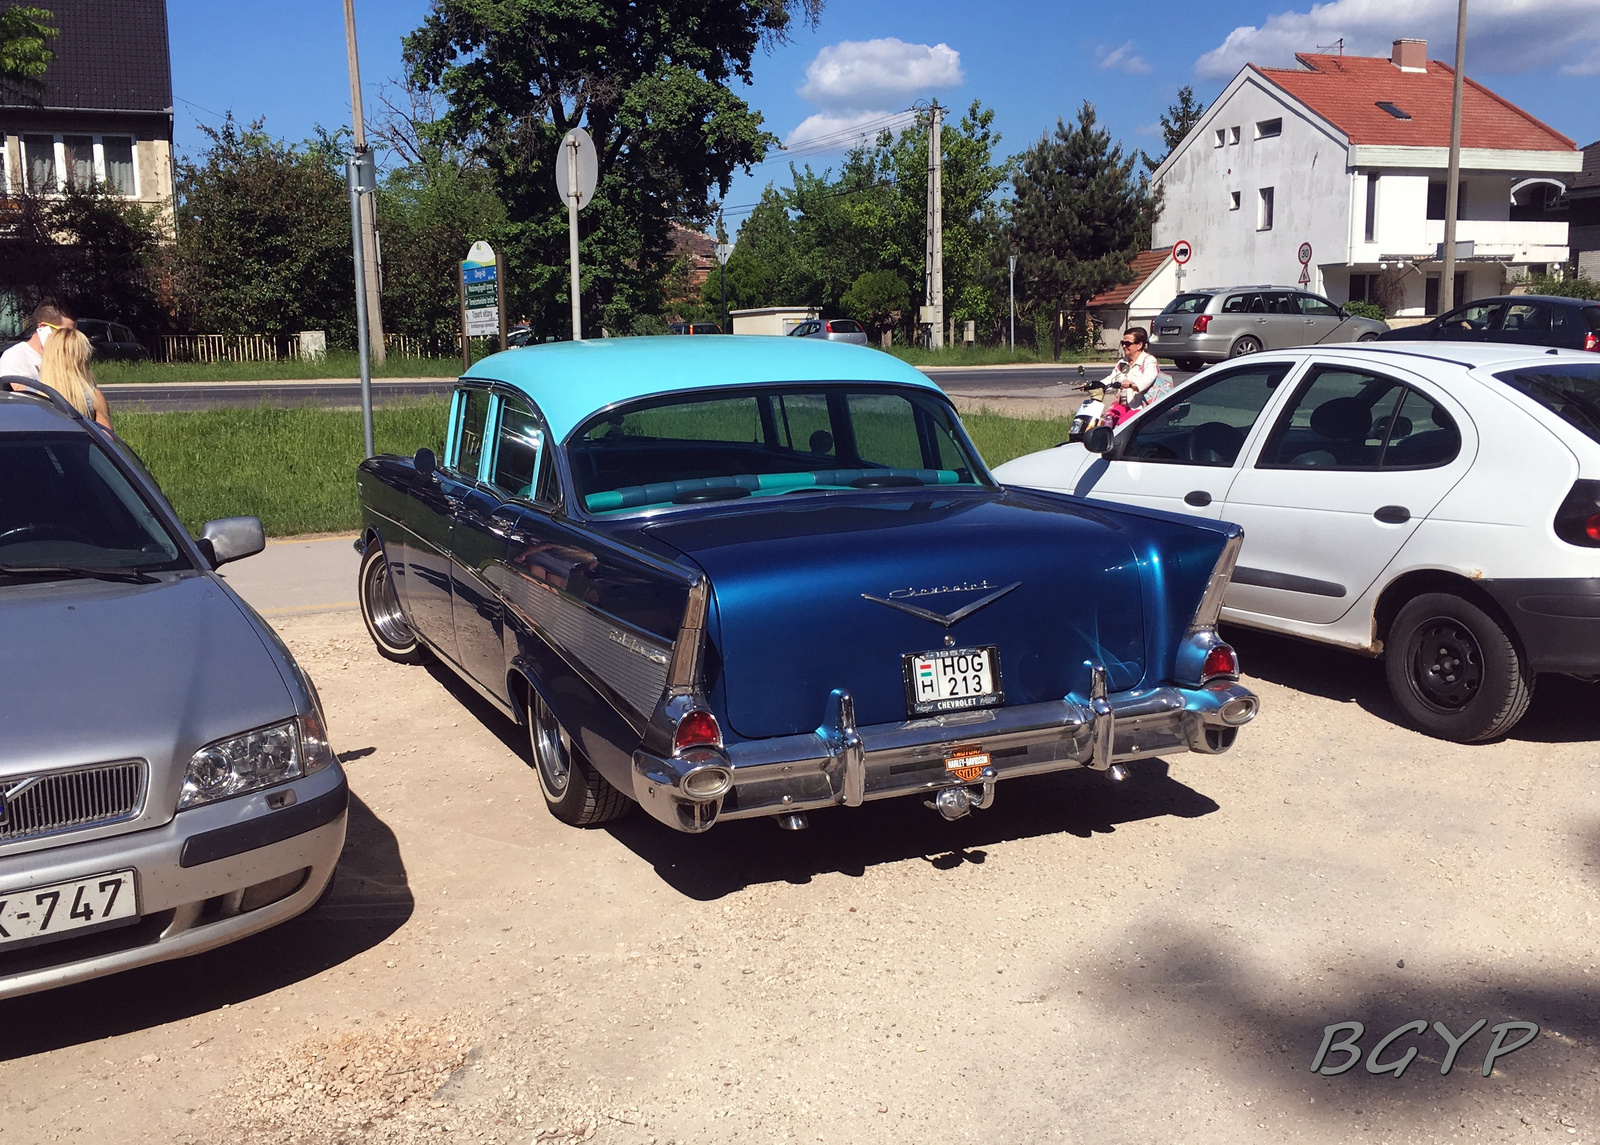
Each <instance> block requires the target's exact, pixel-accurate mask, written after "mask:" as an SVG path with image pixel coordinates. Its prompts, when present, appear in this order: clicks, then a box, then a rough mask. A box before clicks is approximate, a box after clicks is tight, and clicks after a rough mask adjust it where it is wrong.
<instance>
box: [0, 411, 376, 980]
mask: <svg viewBox="0 0 1600 1145" xmlns="http://www.w3.org/2000/svg"><path fill="white" fill-rule="evenodd" d="M264 543H265V542H264V538H263V537H262V532H261V522H259V521H257V520H256V519H255V518H253V517H233V518H228V519H225V520H221V521H211V522H208V523H207V524H206V526H205V527H204V529H203V530H202V532H201V537H200V539H199V540H198V541H196V540H194V539H192V538H191V537H190V536H189V535H188V533H187V532H185V531H184V529H183V527H182V526H181V525H180V524H179V522H178V520H177V518H176V517H175V516H174V514H173V512H172V509H171V507H170V506H169V505H168V504H167V503H166V501H165V499H164V498H163V497H162V496H161V492H160V490H159V489H158V488H157V487H156V485H155V482H154V481H153V480H151V479H150V477H149V476H148V475H147V474H146V473H145V472H144V469H143V467H142V466H141V465H140V464H139V462H138V460H137V459H136V458H135V457H134V456H133V454H132V453H131V452H129V451H127V449H126V447H125V446H123V445H121V443H119V442H118V441H117V440H116V439H115V438H113V437H112V436H111V435H110V434H108V433H106V432H105V431H104V430H102V429H100V428H99V427H98V426H96V425H94V424H93V423H91V422H87V421H85V420H84V419H83V417H82V416H81V415H79V414H78V413H77V412H76V411H74V410H73V409H72V408H71V407H70V406H68V405H67V404H66V403H65V402H63V401H62V400H61V399H60V398H59V397H56V398H54V399H53V401H49V400H46V399H45V398H43V397H37V396H33V395H24V394H21V393H11V392H6V390H5V387H4V386H0V648H3V649H4V655H3V657H0V998H7V997H13V996H16V995H19V994H27V993H31V992H33V991H37V990H43V989H46V988H48V987H52V986H61V985H65V984H67V983H70V982H77V981H81V980H83V979H86V978H93V977H97V976H99V975H102V974H110V973H112V972H114V971H119V970H127V969H129V968H131V967H135V966H142V965H145V964H147V963H151V962H159V961H162V960H164V959H168V958H176V957H178V956H180V955H185V954H196V953H199V952H200V951H203V950H210V949H212V948H214V947H217V946H221V945H222V944H224V943H227V942H232V941H234V940H236V939H239V938H243V937H245V936H246V935H249V934H254V933H256V932H257V931H261V930H265V929H266V928H267V927H270V926H273V925H275V924H277V923H280V922H283V921H284V920H286V919H289V918H292V917H294V916H295V915H297V914H299V913H300V912H301V911H303V910H305V909H306V908H307V907H309V906H311V905H312V904H313V903H315V902H316V900H317V897H318V895H320V894H321V893H322V890H323V888H324V887H325V886H326V885H327V882H328V879H329V878H330V877H331V876H332V874H333V869H334V864H335V862H336V861H337V859H338V857H339V852H340V850H341V849H342V848H343V846H344V834H345V815H346V805H347V803H348V799H349V789H348V787H347V786H346V783H345V777H344V773H343V771H342V770H341V769H340V767H339V762H338V760H337V759H336V758H335V757H334V754H333V751H332V750H331V749H330V747H329V746H328V735H327V731H326V728H325V726H324V723H323V717H322V708H321V705H320V703H319V702H318V699H317V694H316V691H315V690H314V689H313V687H312V685H311V681H310V680H309V679H307V677H306V676H305V674H304V673H303V672H301V670H300V668H299V667H298V666H297V665H296V664H295V661H294V658H293V657H292V656H290V654H289V651H288V649H286V648H285V647H284V646H283V644H282V643H281V642H280V641H279V640H278V638H277V637H276V636H275V635H274V634H273V631H272V629H271V628H269V627H268V626H267V624H266V622H265V621H263V620H262V619H261V618H260V617H259V616H257V615H256V614H255V613H254V612H252V611H251V610H250V608H249V606H247V605H246V604H245V603H244V602H243V601H241V600H240V599H239V598H238V597H237V596H236V595H234V593H233V590H232V589H230V588H229V587H228V586H227V584H226V583H225V582H224V581H223V580H222V579H221V578H219V577H218V576H217V575H216V573H215V572H214V571H213V570H214V569H215V568H216V567H217V566H218V565H220V564H223V563H224V562H226V561H229V560H235V559H237V558H239V557H244V556H249V555H251V554H252V553H255V552H259V551H260V550H261V548H262V546H263V544H264Z"/></svg>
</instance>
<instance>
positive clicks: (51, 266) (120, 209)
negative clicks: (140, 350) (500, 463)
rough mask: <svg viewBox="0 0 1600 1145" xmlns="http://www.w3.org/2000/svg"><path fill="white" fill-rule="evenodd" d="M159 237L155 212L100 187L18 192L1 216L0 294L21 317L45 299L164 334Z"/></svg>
mask: <svg viewBox="0 0 1600 1145" xmlns="http://www.w3.org/2000/svg"><path fill="white" fill-rule="evenodd" d="M164 231H165V227H164V225H163V223H162V220H161V217H160V212H159V210H157V209H155V208H150V207H142V206H140V205H139V204H138V203H130V202H129V201H128V200H126V199H124V198H122V197H121V196H120V195H114V194H111V193H109V192H108V191H107V190H106V189H105V188H104V187H102V186H99V185H91V186H88V187H79V186H74V185H71V184H69V185H68V186H67V187H66V188H65V189H64V190H63V192H62V193H61V195H60V196H54V195H52V196H49V197H43V196H35V195H31V194H28V193H26V192H24V193H22V194H19V195H17V196H14V197H13V198H12V199H11V200H9V201H8V202H7V203H6V205H5V207H4V210H3V211H0V295H6V296H9V297H10V298H12V299H14V300H15V302H16V305H17V309H18V310H19V311H20V312H22V313H26V312H27V311H29V310H31V309H32V308H33V307H34V306H35V305H37V304H38V303H39V302H41V301H43V300H44V299H46V298H51V299H54V300H56V301H58V302H61V303H64V304H65V305H66V306H67V307H68V309H70V310H72V311H73V312H74V313H76V314H79V315H81V316H83V317H85V318H110V319H113V320H115V321H119V322H124V323H126V324H127V325H129V326H131V327H132V328H133V329H134V330H135V331H137V332H138V333H139V334H140V335H141V336H143V337H149V336H150V335H152V334H155V333H158V332H160V331H162V330H165V329H167V328H168V321H167V316H166V311H165V308H164V306H163V304H162V302H161V298H160V290H159V279H158V273H157V268H158V263H159V256H160V252H161V243H162V238H163V234H164Z"/></svg>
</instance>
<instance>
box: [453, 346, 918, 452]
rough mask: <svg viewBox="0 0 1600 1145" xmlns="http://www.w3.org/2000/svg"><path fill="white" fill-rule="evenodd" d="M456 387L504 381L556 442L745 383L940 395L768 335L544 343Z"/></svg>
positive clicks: (854, 349)
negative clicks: (597, 419)
mask: <svg viewBox="0 0 1600 1145" xmlns="http://www.w3.org/2000/svg"><path fill="white" fill-rule="evenodd" d="M462 378H463V379H464V380H469V379H476V380H479V381H495V382H502V383H504V384H506V385H509V386H512V387H514V388H515V389H518V390H521V391H522V392H523V393H525V394H527V395H528V397H530V398H532V399H533V400H534V402H536V403H537V404H538V406H539V409H540V410H541V411H543V413H544V416H545V420H546V421H547V422H548V423H549V425H550V432H551V434H552V435H553V436H554V437H555V439H556V440H557V441H565V440H566V438H567V435H568V434H570V433H571V432H572V431H573V430H574V429H576V428H577V427H578V425H579V424H580V423H582V422H583V421H584V420H585V419H586V418H588V417H589V415H590V414H592V413H595V412H596V411H597V410H602V409H605V408H606V407H608V406H613V405H616V404H617V403H618V402H625V401H632V400H633V399H634V398H643V397H652V396H654V395H657V394H671V393H678V392H680V391H682V390H698V389H704V388H706V387H708V386H725V385H739V384H742V383H748V382H841V381H844V382H897V383H899V384H901V385H907V386H918V387H920V388H922V389H925V390H932V391H933V392H934V393H940V392H941V391H940V389H939V387H938V386H936V385H934V384H933V382H932V381H930V380H929V379H928V376H927V375H926V374H924V373H922V372H921V371H919V370H915V369H913V368H912V367H910V366H908V365H906V364H905V363H904V362H902V361H900V359H898V358H895V357H893V356H891V355H889V354H885V353H884V352H883V351H881V350H874V349H872V348H870V347H867V346H851V345H847V344H845V343H842V342H825V341H823V340H821V339H818V338H780V337H777V336H774V335H749V334H745V335H739V334H707V335H699V336H693V335H684V334H674V335H664V336H660V337H653V338H597V339H593V340H585V341H582V342H548V343H546V344H544V345H542V346H523V347H519V348H517V349H514V350H506V351H505V352H503V353H499V354H492V355H490V356H489V357H487V358H485V359H483V361H481V362H477V363H474V364H473V367H472V369H471V370H470V371H468V372H467V373H465V374H463V375H462Z"/></svg>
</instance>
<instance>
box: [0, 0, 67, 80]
mask: <svg viewBox="0 0 1600 1145" xmlns="http://www.w3.org/2000/svg"><path fill="white" fill-rule="evenodd" d="M53 18H54V17H53V16H52V15H51V14H50V10H49V9H48V8H34V7H31V6H27V5H22V4H12V5H10V6H8V7H7V8H5V9H4V10H0V98H6V99H18V100H25V101H27V102H29V103H37V102H38V98H39V91H40V85H39V81H40V80H42V79H43V78H44V73H45V69H46V68H48V67H49V66H50V61H51V60H53V59H55V53H54V52H52V51H51V50H50V41H51V40H52V39H54V38H55V37H56V36H58V35H60V34H61V30H60V29H59V28H55V27H52V26H51V25H50V23H49V21H50V20H52V19H53Z"/></svg>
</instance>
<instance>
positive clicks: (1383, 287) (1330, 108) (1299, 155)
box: [1152, 40, 1583, 317]
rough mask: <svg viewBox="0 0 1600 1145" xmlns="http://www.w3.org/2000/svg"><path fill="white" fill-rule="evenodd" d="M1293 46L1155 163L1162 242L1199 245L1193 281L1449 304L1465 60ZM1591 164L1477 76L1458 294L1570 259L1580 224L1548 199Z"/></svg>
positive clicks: (1387, 304) (1470, 110) (1420, 45)
mask: <svg viewBox="0 0 1600 1145" xmlns="http://www.w3.org/2000/svg"><path fill="white" fill-rule="evenodd" d="M1295 58H1296V60H1297V61H1298V63H1299V66H1298V67H1294V68H1261V67H1256V66H1255V65H1253V64H1252V65H1247V66H1246V67H1245V68H1244V70H1242V71H1241V72H1240V73H1239V74H1238V75H1237V76H1235V77H1234V78H1233V81H1232V82H1231V83H1229V84H1228V86H1227V88H1226V89H1225V90H1224V91H1223V92H1222V94H1221V95H1220V96H1218V97H1217V100H1216V102H1215V103H1213V104H1212V105H1211V107H1210V108H1209V109H1208V110H1207V111H1206V113H1205V115H1204V116H1203V117H1202V118H1201V120H1200V122H1199V123H1197V124H1196V125H1195V127H1194V128H1193V129H1192V130H1191V131H1190V132H1189V134H1188V135H1187V136H1185V137H1184V140H1183V142H1182V143H1180V144H1179V145H1178V146H1177V147H1176V148H1175V149H1174V150H1173V152H1172V154H1171V155H1169V156H1168V157H1167V158H1166V160H1165V161H1164V162H1163V163H1162V164H1161V166H1160V167H1159V168H1158V169H1157V170H1156V172H1155V175H1154V176H1153V181H1154V183H1155V184H1156V185H1158V186H1159V187H1161V189H1162V190H1163V191H1164V192H1165V193H1166V201H1165V206H1164V208H1163V210H1162V213H1161V216H1160V218H1159V219H1158V220H1157V222H1156V226H1155V235H1154V239H1155V241H1154V243H1153V244H1152V245H1154V246H1157V247H1162V246H1170V245H1171V244H1173V243H1175V242H1177V241H1179V240H1182V239H1186V240H1188V241H1189V242H1190V243H1191V244H1193V248H1194V254H1193V257H1192V259H1191V260H1190V262H1189V264H1188V266H1187V267H1185V268H1184V269H1185V271H1186V272H1187V273H1186V274H1185V276H1184V279H1183V281H1184V284H1185V285H1187V286H1190V287H1200V286H1212V285H1215V286H1234V285H1241V284H1251V283H1263V284H1265V283H1277V284H1288V283H1295V282H1299V283H1301V284H1302V285H1303V286H1305V287H1306V288H1308V289H1310V290H1312V291H1313V292H1316V293H1320V294H1323V295H1326V296H1327V297H1328V298H1330V299H1332V300H1333V301H1335V302H1346V301H1351V300H1364V301H1372V302H1377V303H1378V304H1379V305H1382V306H1383V307H1384V309H1385V311H1386V312H1387V313H1389V314H1390V315H1398V316H1402V317H1404V316H1421V315H1424V314H1433V313H1437V311H1438V299H1439V275H1440V271H1441V267H1442V263H1441V260H1442V257H1443V253H1444V248H1443V243H1444V208H1445V175H1446V171H1447V169H1448V163H1449V146H1450V104H1451V90H1452V86H1453V82H1454V74H1455V73H1454V71H1453V69H1452V68H1451V67H1450V66H1449V65H1448V64H1443V63H1440V62H1439V61H1438V60H1430V59H1428V58H1427V44H1426V43H1425V42H1424V41H1422V40H1396V41H1395V43H1394V51H1393V54H1392V55H1391V56H1390V57H1389V58H1388V59H1384V58H1382V57H1377V58H1372V57H1357V56H1338V55H1299V56H1296V57H1295ZM1582 166H1583V155H1582V152H1580V151H1579V150H1578V147H1577V145H1576V144H1575V143H1574V142H1573V141H1572V140H1570V139H1568V138H1567V137H1566V136H1564V135H1562V134H1561V133H1560V132H1558V131H1555V130H1554V129H1552V128H1550V127H1548V126H1546V125H1545V124H1543V123H1541V122H1539V120H1537V119H1535V118H1534V117H1533V116H1531V115H1529V114H1528V113H1527V112H1525V111H1523V110H1522V109H1521V108H1518V107H1516V106H1515V105H1513V104H1511V103H1509V102H1507V101H1506V100H1504V99H1502V98H1501V97H1500V96H1498V95H1496V94H1495V93H1494V92H1492V91H1490V90H1489V89H1488V88H1486V87H1484V86H1483V85H1481V84H1479V83H1476V82H1474V81H1473V80H1472V79H1471V78H1470V77H1467V78H1465V80H1464V90H1463V97H1462V117H1461V184H1460V185H1461V191H1460V205H1459V207H1458V210H1457V223H1456V242H1457V251H1456V271H1457V278H1456V291H1455V295H1456V300H1457V302H1458V303H1460V302H1463V301H1468V300H1470V299H1472V298H1481V297H1485V296H1488V295H1493V294H1501V293H1504V292H1505V290H1506V286H1507V283H1508V282H1514V281H1517V280H1519V279H1521V278H1524V277H1526V275H1527V274H1528V273H1529V272H1530V271H1533V272H1541V271H1544V270H1546V269H1547V268H1549V269H1552V270H1553V269H1554V268H1555V267H1556V266H1558V265H1560V264H1561V263H1563V262H1564V261H1566V259H1567V255H1568V249H1567V224H1566V223H1565V222H1564V221H1561V220H1560V219H1559V218H1552V217H1548V216H1549V214H1550V212H1549V210H1548V209H1547V208H1548V207H1549V206H1550V205H1551V204H1554V203H1555V202H1556V199H1557V197H1558V196H1559V195H1560V194H1561V193H1562V192H1563V191H1564V190H1565V189H1566V186H1567V184H1568V183H1569V182H1570V181H1571V180H1572V179H1573V178H1574V176H1575V175H1576V174H1577V173H1578V172H1579V171H1580V170H1581V169H1582ZM1303 254H1309V256H1310V257H1309V259H1307V260H1306V261H1305V262H1304V263H1302V261H1301V255H1303Z"/></svg>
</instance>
